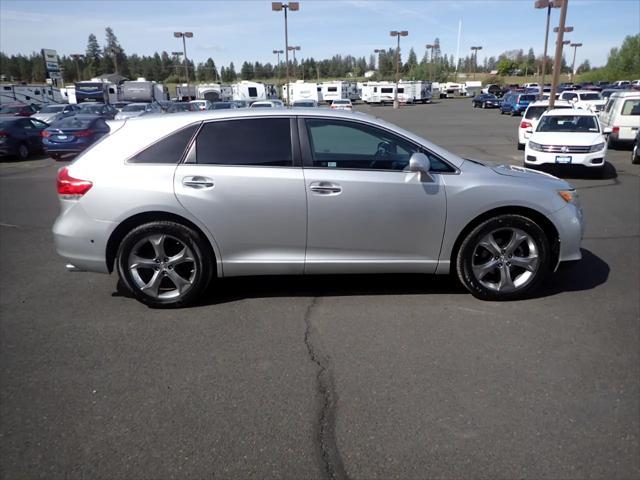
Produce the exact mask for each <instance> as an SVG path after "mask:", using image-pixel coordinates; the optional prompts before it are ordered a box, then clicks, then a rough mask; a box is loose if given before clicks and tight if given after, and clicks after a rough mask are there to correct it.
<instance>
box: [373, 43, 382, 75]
mask: <svg viewBox="0 0 640 480" xmlns="http://www.w3.org/2000/svg"><path fill="white" fill-rule="evenodd" d="M373 53H377V54H378V73H380V54H381V53H384V49H383V48H376V49H375V50H374V51H373ZM374 67H375V65H374Z"/></svg>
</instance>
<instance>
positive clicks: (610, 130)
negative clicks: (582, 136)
mask: <svg viewBox="0 0 640 480" xmlns="http://www.w3.org/2000/svg"><path fill="white" fill-rule="evenodd" d="M611 132H613V129H612V128H611V127H605V129H604V130H602V133H604V134H605V135H609V134H610V133H611Z"/></svg>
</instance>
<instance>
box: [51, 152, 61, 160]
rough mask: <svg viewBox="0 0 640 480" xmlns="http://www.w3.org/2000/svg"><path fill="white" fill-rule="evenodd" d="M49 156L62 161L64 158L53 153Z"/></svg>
mask: <svg viewBox="0 0 640 480" xmlns="http://www.w3.org/2000/svg"><path fill="white" fill-rule="evenodd" d="M49 156H50V157H51V158H53V159H54V160H60V159H61V158H62V155H61V154H60V153H51V154H49Z"/></svg>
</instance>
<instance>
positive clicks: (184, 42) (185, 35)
mask: <svg viewBox="0 0 640 480" xmlns="http://www.w3.org/2000/svg"><path fill="white" fill-rule="evenodd" d="M173 36H174V37H176V38H182V50H183V54H184V75H185V78H186V79H187V96H188V97H189V99H191V92H190V91H189V60H188V59H187V38H193V32H173Z"/></svg>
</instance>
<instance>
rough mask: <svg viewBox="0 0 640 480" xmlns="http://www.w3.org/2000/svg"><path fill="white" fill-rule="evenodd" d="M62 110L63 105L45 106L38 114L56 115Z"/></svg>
mask: <svg viewBox="0 0 640 480" xmlns="http://www.w3.org/2000/svg"><path fill="white" fill-rule="evenodd" d="M62 110H64V105H47V106H46V107H42V110H40V112H39V113H58V112H61V111H62Z"/></svg>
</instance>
